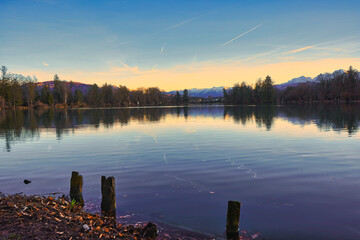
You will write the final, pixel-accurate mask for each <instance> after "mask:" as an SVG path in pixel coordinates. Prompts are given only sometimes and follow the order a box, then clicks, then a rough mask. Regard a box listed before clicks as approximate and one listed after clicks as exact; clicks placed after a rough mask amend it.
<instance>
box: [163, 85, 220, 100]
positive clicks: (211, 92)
mask: <svg viewBox="0 0 360 240" xmlns="http://www.w3.org/2000/svg"><path fill="white" fill-rule="evenodd" d="M223 88H224V87H212V88H200V89H198V88H192V89H188V90H189V96H190V97H205V98H207V97H209V96H212V97H222V96H223ZM179 93H180V95H183V90H179ZM167 94H174V95H175V94H176V91H170V92H167Z"/></svg>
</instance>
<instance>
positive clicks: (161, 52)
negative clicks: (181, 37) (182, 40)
mask: <svg viewBox="0 0 360 240" xmlns="http://www.w3.org/2000/svg"><path fill="white" fill-rule="evenodd" d="M164 48H165V43H164V44H163V45H162V47H161V50H160V54H163V52H164Z"/></svg>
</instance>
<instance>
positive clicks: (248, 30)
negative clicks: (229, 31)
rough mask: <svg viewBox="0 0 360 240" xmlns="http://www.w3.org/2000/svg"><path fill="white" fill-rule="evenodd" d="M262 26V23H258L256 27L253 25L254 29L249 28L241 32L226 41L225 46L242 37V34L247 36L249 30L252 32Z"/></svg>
mask: <svg viewBox="0 0 360 240" xmlns="http://www.w3.org/2000/svg"><path fill="white" fill-rule="evenodd" d="M261 26H262V24H259V25H257V26H256V27H253V28H252V29H250V30H248V31H246V32H244V33H242V34H240V35H239V36H237V37H235V38H233V39H231V40H230V41H227V42H226V43H224V46H225V45H228V44H229V43H231V42H232V41H235V40H236V39H238V38H241V37H242V36H245V35H246V34H248V33H249V32H252V31H254V30H255V29H257V28H259V27H261Z"/></svg>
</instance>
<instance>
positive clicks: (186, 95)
mask: <svg viewBox="0 0 360 240" xmlns="http://www.w3.org/2000/svg"><path fill="white" fill-rule="evenodd" d="M183 103H184V105H188V104H189V91H188V90H187V89H185V90H184V92H183Z"/></svg>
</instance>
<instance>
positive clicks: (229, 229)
mask: <svg viewBox="0 0 360 240" xmlns="http://www.w3.org/2000/svg"><path fill="white" fill-rule="evenodd" d="M240 208H241V203H240V202H238V201H229V202H228V210H227V218H226V237H227V239H237V238H238V236H239V221H240Z"/></svg>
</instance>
